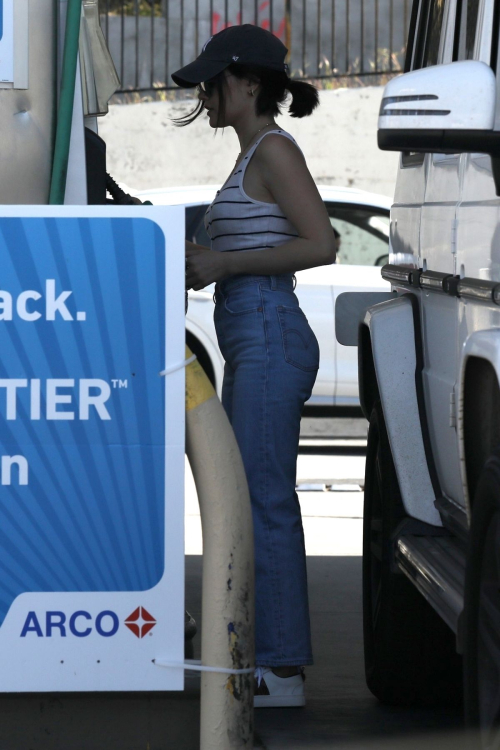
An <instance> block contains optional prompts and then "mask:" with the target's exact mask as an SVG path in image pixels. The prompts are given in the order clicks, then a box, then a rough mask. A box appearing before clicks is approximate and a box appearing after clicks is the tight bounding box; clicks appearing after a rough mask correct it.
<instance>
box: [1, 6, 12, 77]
mask: <svg viewBox="0 0 500 750" xmlns="http://www.w3.org/2000/svg"><path fill="white" fill-rule="evenodd" d="M13 81H14V0H0V83H12V82H13Z"/></svg>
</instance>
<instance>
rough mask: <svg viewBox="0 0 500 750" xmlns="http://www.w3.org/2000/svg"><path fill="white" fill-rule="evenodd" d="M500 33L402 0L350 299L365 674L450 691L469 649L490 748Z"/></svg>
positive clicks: (467, 8)
mask: <svg viewBox="0 0 500 750" xmlns="http://www.w3.org/2000/svg"><path fill="white" fill-rule="evenodd" d="M499 35H500V2H499V0H476V1H475V2H472V1H471V0H415V1H414V6H413V14H412V21H411V28H410V35H409V44H408V55H407V62H406V72H405V74H404V75H402V76H400V77H398V78H395V79H393V80H392V81H391V82H390V83H389V84H388V85H387V86H386V89H385V92H384V98H383V100H382V104H381V109H380V119H379V135H378V138H379V146H380V147H381V148H383V149H387V150H393V151H400V152H401V158H400V167H399V174H398V178H397V185H396V193H395V198H394V204H393V206H392V209H391V225H390V226H391V231H390V244H391V256H390V261H389V263H388V264H387V265H385V266H384V267H383V268H382V276H383V278H384V279H386V280H387V281H390V282H391V284H392V289H393V296H392V298H389V299H388V298H386V297H384V301H382V302H381V303H380V304H377V305H374V306H373V301H368V302H369V303H370V304H371V305H372V306H371V307H370V306H368V309H367V310H366V308H367V305H366V304H365V305H363V298H362V296H359V298H358V302H357V304H358V316H359V322H360V327H359V368H360V399H361V404H362V408H363V411H364V413H365V415H366V417H367V418H368V419H369V420H370V430H369V439H368V451H367V466H366V487H365V528H364V560H363V572H364V582H363V597H364V633H365V661H366V676H367V681H368V685H369V687H370V688H371V690H372V692H373V693H374V694H375V695H376V696H378V697H379V698H380V699H381V700H382V701H385V702H388V703H393V704H409V703H412V702H417V703H422V702H424V703H429V702H439V701H441V700H443V699H444V700H447V701H450V700H455V699H456V700H459V699H460V692H461V682H462V678H461V670H462V663H461V662H462V659H461V656H459V655H462V654H463V671H464V686H465V708H466V714H467V717H468V720H469V722H470V723H471V724H473V725H477V724H479V725H480V726H481V730H482V731H481V744H482V746H483V747H485V748H486V747H487V748H493V747H499V746H500V745H499V744H498V743H499V738H500V728H499V721H500V386H499V382H500V307H499V305H500V199H499V195H500V64H499V49H500V45H499ZM353 305H354V303H353V302H352V300H351V309H352V308H353ZM363 307H364V310H365V312H361V310H362V309H363ZM339 312H340V313H341V312H342V310H341V303H339ZM337 325H338V327H337V334H338V335H340V336H342V335H343V336H344V340H345V339H346V337H347V336H348V335H350V337H351V342H350V343H352V344H356V343H357V341H356V340H355V338H354V336H353V334H352V331H351V333H350V334H349V331H347V332H346V327H345V326H344V329H343V328H342V325H341V324H340V321H337Z"/></svg>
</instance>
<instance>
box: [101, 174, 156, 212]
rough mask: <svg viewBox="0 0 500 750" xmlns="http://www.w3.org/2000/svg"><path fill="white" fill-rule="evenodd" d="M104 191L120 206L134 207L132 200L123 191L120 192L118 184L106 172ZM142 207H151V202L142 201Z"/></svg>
mask: <svg viewBox="0 0 500 750" xmlns="http://www.w3.org/2000/svg"><path fill="white" fill-rule="evenodd" d="M106 190H107V191H108V193H109V194H110V195H111V197H112V198H113V201H114V202H115V203H118V204H119V205H120V206H133V205H136V204H135V201H134V199H133V198H132V196H131V195H129V193H126V192H125V190H122V189H121V187H120V186H119V185H118V183H117V182H116V181H115V180H114V179H113V178H112V177H111V175H110V174H109V172H106ZM143 205H144V206H152V205H153V204H152V203H151V201H144V202H143Z"/></svg>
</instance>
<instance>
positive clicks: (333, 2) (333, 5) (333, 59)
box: [330, 0, 335, 74]
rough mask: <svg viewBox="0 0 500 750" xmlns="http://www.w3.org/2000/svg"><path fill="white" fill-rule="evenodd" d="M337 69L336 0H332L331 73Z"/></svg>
mask: <svg viewBox="0 0 500 750" xmlns="http://www.w3.org/2000/svg"><path fill="white" fill-rule="evenodd" d="M334 70H335V0H332V48H331V51H330V73H332V74H333V71H334Z"/></svg>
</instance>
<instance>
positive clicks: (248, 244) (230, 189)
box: [205, 130, 299, 252]
mask: <svg viewBox="0 0 500 750" xmlns="http://www.w3.org/2000/svg"><path fill="white" fill-rule="evenodd" d="M270 133H275V134H279V135H283V136H285V138H289V139H290V140H291V141H292V142H293V143H295V140H294V139H293V138H292V136H291V135H290V134H289V133H287V132H286V131H284V130H269V131H268V132H267V133H264V135H263V136H262V137H261V138H259V140H258V141H256V142H255V143H254V145H253V146H252V147H251V149H250V150H249V152H248V154H247V155H246V156H245V157H244V158H243V160H242V161H241V162H240V163H239V164H238V166H237V167H236V169H235V171H234V172H233V173H232V174H231V176H230V177H229V178H228V179H227V180H226V182H225V183H224V185H223V186H222V187H221V189H220V190H218V191H217V195H216V196H215V198H214V201H213V203H212V204H211V205H210V206H209V207H208V209H207V212H206V214H205V229H206V230H207V234H208V236H209V237H210V240H211V243H210V245H211V249H212V250H219V251H221V252H226V251H229V250H232V251H235V250H241V251H248V250H266V249H268V248H271V247H277V246H278V245H283V244H284V243H285V242H289V241H290V239H292V238H294V237H298V236H299V235H298V234H297V230H296V229H295V227H294V226H293V224H291V223H290V222H289V221H288V219H287V218H286V216H285V214H284V213H283V211H282V210H281V209H280V207H279V206H278V204H277V203H263V202H262V201H256V200H254V199H253V198H250V196H248V195H247V194H246V193H245V191H244V189H243V180H244V178H245V171H246V168H247V166H248V164H249V163H250V160H251V158H252V156H253V155H254V153H255V151H256V149H257V147H258V145H259V143H260V142H261V141H262V139H263V138H265V137H266V135H269V134H270ZM295 145H297V144H296V143H295ZM297 148H298V146H297Z"/></svg>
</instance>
